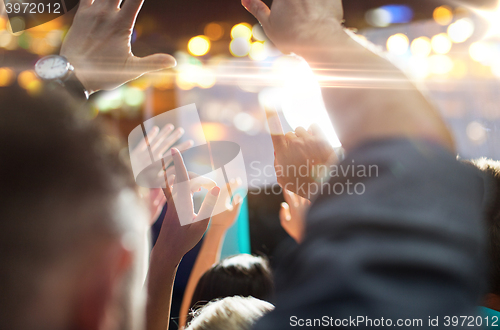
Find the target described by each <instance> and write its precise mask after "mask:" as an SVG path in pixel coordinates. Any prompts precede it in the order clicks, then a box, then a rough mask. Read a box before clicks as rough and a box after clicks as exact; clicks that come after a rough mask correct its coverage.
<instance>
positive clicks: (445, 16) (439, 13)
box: [433, 6, 453, 25]
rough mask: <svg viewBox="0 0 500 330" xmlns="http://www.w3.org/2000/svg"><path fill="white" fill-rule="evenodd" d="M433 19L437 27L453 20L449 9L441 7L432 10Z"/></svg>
mask: <svg viewBox="0 0 500 330" xmlns="http://www.w3.org/2000/svg"><path fill="white" fill-rule="evenodd" d="M433 17H434V20H435V21H436V23H438V24H439V25H448V24H450V23H451V21H452V20H453V12H452V11H451V8H450V7H448V6H441V7H437V8H436V9H434V13H433Z"/></svg>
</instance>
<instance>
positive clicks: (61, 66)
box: [35, 55, 89, 101]
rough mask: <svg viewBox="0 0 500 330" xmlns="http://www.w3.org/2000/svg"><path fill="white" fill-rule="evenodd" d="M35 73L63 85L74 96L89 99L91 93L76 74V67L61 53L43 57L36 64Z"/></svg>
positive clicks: (43, 78)
mask: <svg viewBox="0 0 500 330" xmlns="http://www.w3.org/2000/svg"><path fill="white" fill-rule="evenodd" d="M35 73H36V74H37V76H38V77H40V79H42V80H44V81H46V82H55V83H57V84H59V85H61V86H63V87H64V88H65V89H66V90H67V91H68V92H69V93H70V94H71V95H72V96H73V97H75V98H77V99H79V100H82V101H83V100H85V101H86V100H88V98H89V93H88V91H87V90H86V89H85V87H84V86H83V84H82V83H81V82H80V80H78V78H77V77H76V75H75V68H74V67H73V66H72V65H71V64H70V63H69V62H68V59H66V57H64V56H60V55H49V56H45V57H42V58H41V59H39V60H38V62H36V64H35Z"/></svg>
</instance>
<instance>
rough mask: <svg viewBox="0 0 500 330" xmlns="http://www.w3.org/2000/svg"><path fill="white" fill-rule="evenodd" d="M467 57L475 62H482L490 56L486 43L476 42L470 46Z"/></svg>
mask: <svg viewBox="0 0 500 330" xmlns="http://www.w3.org/2000/svg"><path fill="white" fill-rule="evenodd" d="M469 55H470V57H471V58H472V59H473V60H474V61H476V62H483V61H485V60H487V59H488V58H489V56H490V54H489V47H488V45H487V44H486V43H484V42H481V41H478V42H475V43H473V44H471V45H470V47H469Z"/></svg>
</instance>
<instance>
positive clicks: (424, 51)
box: [411, 37, 432, 57]
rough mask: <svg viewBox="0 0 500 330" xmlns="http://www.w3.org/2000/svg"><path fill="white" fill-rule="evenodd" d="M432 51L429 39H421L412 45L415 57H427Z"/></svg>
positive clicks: (414, 41) (417, 39)
mask: <svg viewBox="0 0 500 330" xmlns="http://www.w3.org/2000/svg"><path fill="white" fill-rule="evenodd" d="M431 51H432V46H431V40H430V39H429V38H427V37H419V38H416V39H415V40H413V41H412V43H411V53H412V54H413V55H414V56H419V57H427V56H429V55H430V53H431Z"/></svg>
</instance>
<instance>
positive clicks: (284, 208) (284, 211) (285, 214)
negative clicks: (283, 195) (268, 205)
mask: <svg viewBox="0 0 500 330" xmlns="http://www.w3.org/2000/svg"><path fill="white" fill-rule="evenodd" d="M291 219H292V216H291V214H290V207H289V206H288V204H287V203H286V202H283V203H281V208H280V220H281V223H283V222H286V221H290V220H291Z"/></svg>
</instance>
